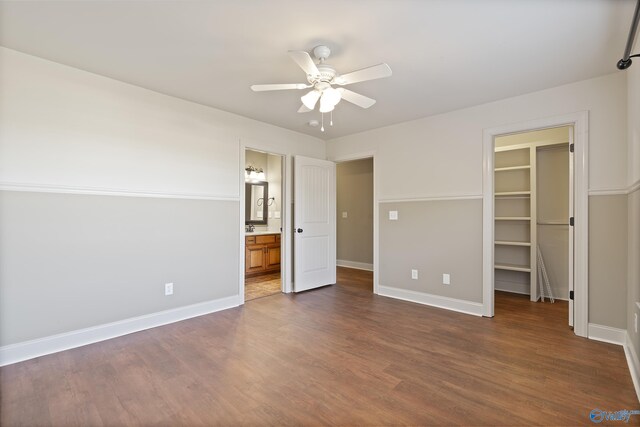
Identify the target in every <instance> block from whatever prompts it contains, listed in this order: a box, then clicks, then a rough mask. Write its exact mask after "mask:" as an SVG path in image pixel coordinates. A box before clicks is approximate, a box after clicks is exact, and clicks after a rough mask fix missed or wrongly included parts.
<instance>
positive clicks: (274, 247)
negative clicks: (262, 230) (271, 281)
mask: <svg viewBox="0 0 640 427" xmlns="http://www.w3.org/2000/svg"><path fill="white" fill-rule="evenodd" d="M265 268H266V269H267V270H269V271H278V270H280V244H279V243H277V244H271V245H267V251H266V253H265Z"/></svg>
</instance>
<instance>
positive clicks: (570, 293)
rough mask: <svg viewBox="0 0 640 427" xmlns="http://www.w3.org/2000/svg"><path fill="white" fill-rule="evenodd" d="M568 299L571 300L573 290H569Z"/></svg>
mask: <svg viewBox="0 0 640 427" xmlns="http://www.w3.org/2000/svg"><path fill="white" fill-rule="evenodd" d="M569 299H570V300H571V301H573V291H569Z"/></svg>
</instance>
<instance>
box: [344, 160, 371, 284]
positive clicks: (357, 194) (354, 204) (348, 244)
mask: <svg viewBox="0 0 640 427" xmlns="http://www.w3.org/2000/svg"><path fill="white" fill-rule="evenodd" d="M373 168H374V165H373V158H372V157H367V158H362V159H356V160H349V161H343V162H340V163H338V164H337V165H336V183H337V192H336V193H337V194H336V198H337V203H336V209H337V227H336V228H337V232H336V235H337V251H336V253H337V261H336V264H337V266H338V268H339V269H340V270H342V275H343V276H345V275H347V276H357V277H358V278H359V279H362V276H364V278H368V280H367V282H368V283H370V284H371V286H372V284H373V264H374V244H373V241H374V188H373V187H374V179H373V177H374V170H373ZM346 269H350V270H360V271H361V272H356V271H352V273H351V274H349V271H347V270H346ZM371 291H373V288H371Z"/></svg>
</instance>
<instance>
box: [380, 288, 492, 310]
mask: <svg viewBox="0 0 640 427" xmlns="http://www.w3.org/2000/svg"><path fill="white" fill-rule="evenodd" d="M378 295H382V296H384V297H390V298H396V299H401V300H404V301H410V302H415V303H418V304H424V305H430V306H432V307H438V308H444V309H446V310H452V311H457V312H459V313H465V314H471V315H474V316H482V314H483V311H484V310H483V307H482V304H480V303H479V302H472V301H465V300H461V299H455V298H449V297H443V296H440V295H433V294H427V293H424V292H416V291H410V290H407V289H399V288H392V287H389V286H379V287H378Z"/></svg>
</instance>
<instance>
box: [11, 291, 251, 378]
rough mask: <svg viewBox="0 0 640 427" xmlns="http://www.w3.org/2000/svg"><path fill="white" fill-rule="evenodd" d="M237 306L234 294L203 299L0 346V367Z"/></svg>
mask: <svg viewBox="0 0 640 427" xmlns="http://www.w3.org/2000/svg"><path fill="white" fill-rule="evenodd" d="M238 305H240V300H239V296H238V295H233V296H230V297H226V298H220V299H217V300H211V301H205V302H201V303H198V304H192V305H187V306H184V307H179V308H174V309H171V310H165V311H159V312H156V313H151V314H146V315H143V316H138V317H132V318H130V319H125V320H119V321H117V322H111V323H105V324H103V325H98V326H92V327H90V328H84V329H78V330H75V331H71V332H65V333H62V334H57V335H51V336H48V337H44V338H39V339H35V340H31V341H24V342H21V343H17V344H11V345H6V346H4V347H0V366H5V365H10V364H12V363H17V362H21V361H23V360H28V359H33V358H34V357H40V356H44V355H47V354H51V353H57V352H59V351H64V350H69V349H72V348H76V347H82V346H84V345H87V344H93V343H96V342H99V341H104V340H108V339H111V338H116V337H120V336H123V335H127V334H131V333H134V332H139V331H143V330H145V329H150V328H155V327H157V326H162V325H167V324H169V323H174V322H179V321H181V320H186V319H190V318H192V317H197V316H202V315H205V314H209V313H214V312H216V311H220V310H226V309H228V308H233V307H237V306H238Z"/></svg>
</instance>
